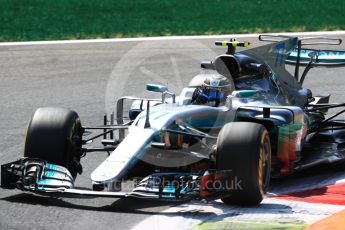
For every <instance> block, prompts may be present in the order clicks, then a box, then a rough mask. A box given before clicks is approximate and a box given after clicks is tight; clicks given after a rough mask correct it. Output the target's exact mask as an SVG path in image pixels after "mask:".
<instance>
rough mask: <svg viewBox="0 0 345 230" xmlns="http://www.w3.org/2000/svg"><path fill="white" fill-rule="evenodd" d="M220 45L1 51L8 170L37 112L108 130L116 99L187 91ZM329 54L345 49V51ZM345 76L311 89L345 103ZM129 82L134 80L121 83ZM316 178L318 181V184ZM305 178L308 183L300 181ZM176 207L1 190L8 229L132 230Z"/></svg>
mask: <svg viewBox="0 0 345 230" xmlns="http://www.w3.org/2000/svg"><path fill="white" fill-rule="evenodd" d="M337 37H339V36H337ZM340 37H342V38H343V39H344V38H345V36H340ZM239 40H241V39H239ZM245 40H248V41H250V42H252V46H253V47H255V46H258V45H259V43H258V41H257V39H256V38H255V39H254V38H246V39H245ZM213 41H214V39H211V40H210V39H203V40H198V41H188V40H182V41H173V40H172V41H162V42H155V44H156V43H159V47H158V48H157V49H158V50H159V52H157V53H154V55H151V56H149V57H145V53H146V54H147V53H148V52H151V51H149V50H148V49H149V48H145V47H151V45H152V44H148V45H147V46H141V44H140V42H123V43H104V44H103V43H95V44H87V43H86V44H56V45H29V46H1V47H0V130H1V132H0V163H1V164H3V163H7V162H9V161H13V160H16V159H18V158H19V157H21V156H22V153H23V148H24V138H25V132H26V128H27V124H28V121H29V119H30V117H31V116H32V114H33V112H34V111H35V109H36V108H38V107H43V106H59V107H66V108H71V109H74V110H76V111H77V112H78V113H79V115H80V117H81V121H82V123H83V124H84V125H86V124H87V125H98V124H101V123H102V120H103V114H104V112H105V111H109V108H108V107H107V106H106V103H109V95H110V96H111V97H112V96H113V94H115V95H116V96H119V94H123V95H138V96H150V97H152V96H158V95H152V94H148V93H147V92H145V90H144V88H145V84H146V83H149V82H156V83H162V82H164V81H166V82H167V83H168V84H169V88H170V89H172V90H175V91H179V90H180V89H181V85H186V84H187V83H188V81H189V80H190V79H191V78H192V77H193V76H195V75H196V74H197V73H198V72H199V70H200V69H199V62H200V61H201V60H203V59H205V58H209V59H212V58H213V57H214V56H207V55H209V54H212V52H214V53H216V54H221V53H223V51H224V49H223V48H219V47H218V48H215V47H214V46H213ZM187 43H188V45H186V46H184V45H183V44H187ZM137 45H139V46H137ZM136 46H137V48H138V47H139V48H138V49H142V50H141V51H142V52H140V54H143V55H144V58H142V60H143V61H141V62H136V64H135V66H131V61H130V59H131V58H138V56H137V57H133V55H134V56H135V55H136V53H135V52H134V53H132V54H131V55H128V53H129V51H130V50H132V51H133V47H136ZM162 47H163V48H162ZM164 47H167V49H165V50H164ZM203 47H204V48H203ZM328 48H336V49H342V50H345V46H344V45H342V46H340V47H328ZM190 54H193V55H190ZM139 56H140V55H139ZM140 58H141V57H140ZM118 63H122V66H121V65H117V64H118ZM114 71H117V73H115V72H114ZM343 73H344V69H342V68H336V69H312V70H311V71H310V74H309V76H308V77H307V79H306V81H305V87H308V88H310V89H312V90H313V92H314V94H316V93H319V92H325V91H326V92H331V93H332V97H331V101H332V102H335V101H345V92H344V86H345V76H344V74H343ZM115 75H116V78H115V80H114V76H115ZM122 75H123V76H126V77H124V79H121V76H122ZM119 76H120V78H119ZM111 79H112V80H111ZM109 81H112V82H111V83H109ZM114 81H115V82H114ZM116 85H121V87H122V88H121V89H118V88H116V87H114V88H113V89H112V90H113V92H109V86H111V87H113V86H116ZM107 89H108V90H107ZM107 95H108V96H107ZM106 98H108V99H106ZM107 101H108V102H107ZM110 101H111V100H110ZM106 107H107V108H106ZM106 156H107V155H106V154H105V153H90V154H89V155H88V156H86V157H85V158H84V159H83V160H82V163H83V166H84V173H83V174H82V175H81V176H79V177H78V182H77V186H79V187H90V182H91V181H90V179H89V175H90V173H91V172H92V170H93V169H95V168H96V167H97V165H98V164H99V163H101V162H102V161H103V160H104V159H105V158H106ZM340 172H341V167H322V169H321V170H312V171H308V172H305V173H300V174H299V175H298V176H297V177H298V180H297V177H292V178H287V179H285V180H283V181H282V182H274V183H273V185H272V188H273V189H274V188H280V189H284V187H285V186H286V188H288V187H289V186H291V185H294V184H296V183H297V186H298V183H305V181H308V180H309V182H310V183H317V180H319V179H320V178H330V177H332V176H333V175H337V174H338V173H340ZM315 174H316V175H317V178H318V179H313V178H315V176H314V175H315ZM301 178H304V180H303V182H298V181H300V180H301ZM309 178H310V179H309ZM296 180H297V182H295V181H296ZM175 205H177V204H176V203H171V202H158V201H155V202H152V201H143V200H136V199H112V198H75V197H64V198H59V197H44V196H38V195H32V194H28V193H22V192H19V191H11V190H3V189H0V229H98V228H101V229H130V228H132V227H134V226H135V225H136V224H138V223H139V222H140V221H142V220H144V219H145V218H147V217H149V216H151V215H160V214H161V211H163V210H166V209H167V208H170V207H172V206H175ZM162 215H165V214H162ZM169 215H179V213H178V212H176V213H170V214H169Z"/></svg>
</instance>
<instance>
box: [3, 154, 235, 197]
mask: <svg viewBox="0 0 345 230" xmlns="http://www.w3.org/2000/svg"><path fill="white" fill-rule="evenodd" d="M232 178H233V177H232V173H231V171H230V170H207V171H204V172H198V173H190V172H169V173H155V174H151V175H149V176H147V177H145V178H144V179H142V180H141V181H140V182H139V183H138V184H137V186H136V187H135V188H134V189H133V190H132V191H130V192H112V191H93V190H90V189H75V188H74V178H73V177H72V176H71V174H70V172H69V171H68V170H67V169H66V168H65V167H62V166H59V165H54V164H50V163H47V162H46V161H44V160H40V159H33V158H21V159H19V160H17V161H14V162H11V163H7V164H4V165H1V187H2V188H5V189H20V190H22V191H29V192H33V193H38V194H45V195H54V196H56V195H58V196H64V195H80V196H99V197H113V198H124V197H136V198H145V199H160V200H176V201H183V200H192V199H194V200H214V199H218V198H222V197H226V196H230V195H231V190H232V187H233V186H231V185H233V183H232V182H233V181H232Z"/></svg>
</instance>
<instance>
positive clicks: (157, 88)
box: [146, 84, 168, 93]
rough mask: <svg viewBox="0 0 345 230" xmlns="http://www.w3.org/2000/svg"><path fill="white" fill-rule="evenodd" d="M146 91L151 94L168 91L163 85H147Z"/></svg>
mask: <svg viewBox="0 0 345 230" xmlns="http://www.w3.org/2000/svg"><path fill="white" fill-rule="evenodd" d="M146 90H148V91H151V92H157V93H164V92H167V91H168V88H167V87H166V86H164V85H158V84H147V85H146Z"/></svg>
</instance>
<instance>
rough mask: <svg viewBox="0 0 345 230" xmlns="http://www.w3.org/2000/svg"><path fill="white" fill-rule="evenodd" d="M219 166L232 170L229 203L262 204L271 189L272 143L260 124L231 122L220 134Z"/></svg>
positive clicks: (227, 201) (218, 147)
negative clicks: (269, 188)
mask: <svg viewBox="0 0 345 230" xmlns="http://www.w3.org/2000/svg"><path fill="white" fill-rule="evenodd" d="M216 165H217V168H218V169H220V170H232V175H233V178H232V179H233V180H232V187H231V188H232V191H231V195H230V196H227V197H225V198H222V201H223V202H224V203H226V204H234V205H244V206H254V205H258V204H260V202H261V201H262V199H263V197H264V195H265V193H266V192H267V190H268V187H269V181H270V171H271V144H270V139H269V135H268V132H267V130H266V129H265V127H264V126H263V125H261V124H256V123H250V122H232V123H228V124H226V125H225V126H224V127H223V128H222V130H221V131H220V133H219V135H218V140H217V151H216Z"/></svg>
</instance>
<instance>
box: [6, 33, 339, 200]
mask: <svg viewBox="0 0 345 230" xmlns="http://www.w3.org/2000/svg"><path fill="white" fill-rule="evenodd" d="M259 40H261V41H266V42H268V44H266V45H264V46H261V47H258V48H253V49H243V51H241V52H236V47H238V46H242V47H246V46H248V45H250V44H249V43H248V42H239V41H236V40H230V41H221V42H216V43H215V44H216V45H220V46H225V47H227V52H226V53H225V54H223V55H219V56H217V57H216V58H215V59H213V60H212V61H203V62H202V63H201V69H202V70H201V73H200V74H198V75H197V76H195V77H194V78H193V79H192V80H191V82H190V84H189V85H188V86H187V87H186V88H184V89H183V90H182V92H181V94H180V95H179V96H175V93H173V92H170V91H169V90H168V88H167V87H166V86H163V85H157V84H148V85H147V86H146V89H147V90H149V91H151V92H157V93H160V94H161V98H159V99H146V98H137V97H122V98H119V99H118V100H117V102H116V112H115V114H114V113H113V114H111V115H108V116H107V115H106V116H105V117H104V124H103V125H100V126H97V127H85V126H82V125H81V122H80V119H79V117H78V115H77V113H76V112H74V111H71V110H68V109H63V108H50V107H49V108H39V109H37V110H36V112H35V113H34V115H33V117H32V119H31V121H30V123H29V126H28V130H27V135H26V140H25V150H24V156H23V157H22V158H21V159H19V160H17V161H15V162H11V163H7V164H4V165H2V166H1V187H2V188H5V189H14V188H16V189H21V190H24V191H29V192H33V193H40V194H42V193H43V194H48V195H49V194H52V195H54V196H56V195H63V194H76V195H89V196H106V197H139V198H149V199H162V200H190V199H197V200H212V199H219V198H220V199H222V201H223V202H224V203H226V204H236V205H257V204H259V203H260V202H261V201H262V199H263V197H264V195H265V193H266V192H267V191H268V188H269V183H270V178H272V177H282V176H286V175H289V174H292V173H294V172H296V171H299V170H303V169H305V168H307V167H310V166H315V165H318V164H323V163H332V162H336V161H341V160H344V159H345V155H344V154H345V121H344V120H339V119H337V117H338V116H339V115H340V114H342V113H344V112H345V109H341V110H340V112H337V113H335V114H334V115H326V114H327V112H328V110H329V109H333V108H343V107H344V105H345V103H329V98H330V94H322V95H312V92H311V91H310V90H309V89H306V88H303V87H302V86H303V81H304V79H305V77H306V75H307V73H308V71H309V70H310V69H311V68H312V67H316V66H326V67H335V66H343V65H345V52H343V51H332V50H317V49H309V48H308V49H307V48H303V47H304V45H319V44H328V45H339V44H340V43H341V40H340V39H333V38H325V37H313V38H297V37H285V36H274V35H261V36H260V37H259ZM285 64H292V65H295V73H294V76H293V75H292V74H290V73H289V72H288V71H287V70H286V69H285ZM301 66H305V68H304V71H303V73H302V74H301V76H300V74H299V70H300V68H301ZM129 101H130V103H129V104H130V105H131V106H130V107H129V108H128V109H126V106H125V104H126V103H128V102H129ZM127 112H128V113H127ZM97 130H98V133H97V134H95V135H94V136H93V137H90V135H91V134H92V133H93V132H94V131H97ZM99 132H101V133H99ZM102 137H103V140H102V141H101V143H102V144H103V146H102V145H100V146H101V147H99V148H91V147H89V146H90V143H91V142H92V141H93V140H94V139H96V138H102ZM95 151H96V152H97V151H107V152H109V153H111V154H109V156H108V158H107V159H106V160H105V161H104V162H103V163H101V164H100V165H99V166H98V167H97V168H96V169H95V170H94V171H93V172H92V174H91V180H92V189H91V188H90V189H77V188H74V181H75V179H76V177H77V174H78V173H79V174H81V173H82V166H81V158H82V157H83V156H85V155H86V154H87V153H89V152H95ZM133 178H135V179H136V183H135V187H134V189H132V190H131V191H123V189H122V185H123V181H124V180H133ZM138 178H139V180H137V179H138ZM90 187H91V186H90Z"/></svg>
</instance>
